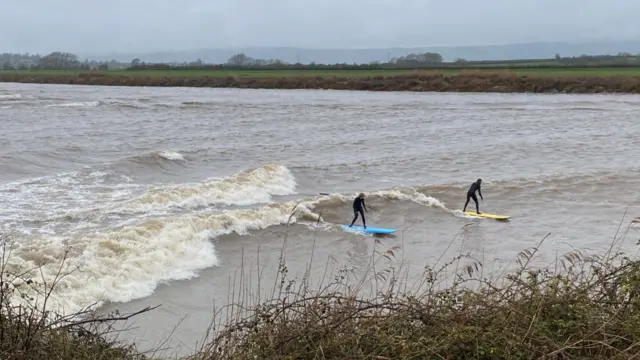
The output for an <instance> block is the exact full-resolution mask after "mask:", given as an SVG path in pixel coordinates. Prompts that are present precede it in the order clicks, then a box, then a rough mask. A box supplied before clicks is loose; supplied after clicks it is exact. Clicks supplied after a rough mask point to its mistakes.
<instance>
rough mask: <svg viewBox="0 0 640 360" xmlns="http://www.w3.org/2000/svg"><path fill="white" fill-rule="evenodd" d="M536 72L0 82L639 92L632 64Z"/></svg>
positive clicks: (21, 79) (68, 75) (99, 76)
mask: <svg viewBox="0 0 640 360" xmlns="http://www.w3.org/2000/svg"><path fill="white" fill-rule="evenodd" d="M609 70H611V71H608V69H594V70H593V71H588V70H585V69H576V70H561V69H560V70H558V69H545V70H544V71H543V70H537V71H524V70H500V71H489V70H486V71H485V70H477V71H459V72H455V71H412V72H398V71H396V70H393V71H380V72H378V73H375V72H372V71H362V72H359V73H358V72H354V71H344V72H340V71H327V72H326V74H324V73H322V72H316V71H306V72H305V74H302V73H301V72H292V71H283V72H279V71H277V70H274V71H262V72H258V73H256V72H251V71H245V72H231V71H229V72H208V73H207V72H206V71H199V72H190V71H179V70H176V71H133V72H130V73H128V72H127V71H119V72H87V73H73V72H65V71H59V72H55V71H43V72H37V71H34V72H0V82H14V83H35V84H69V85H98V86H150V87H213V88H250V89H325V90H329V89H331V90H360V91H416V92H499V93H571V94H580V93H632V94H635V93H640V74H638V71H637V69H618V70H615V69H609Z"/></svg>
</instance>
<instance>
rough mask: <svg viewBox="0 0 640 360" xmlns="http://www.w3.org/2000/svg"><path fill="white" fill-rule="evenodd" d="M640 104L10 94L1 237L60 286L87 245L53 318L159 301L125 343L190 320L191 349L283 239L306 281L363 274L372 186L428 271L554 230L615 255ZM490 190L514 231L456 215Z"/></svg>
mask: <svg viewBox="0 0 640 360" xmlns="http://www.w3.org/2000/svg"><path fill="white" fill-rule="evenodd" d="M639 110H640V98H639V97H637V96H607V95H527V94H514V95H504V94H430V93H364V92H341V91H269V90H229V89H225V90H221V89H188V88H186V89H185V88H162V89H157V88H115V87H89V86H86V87H81V86H61V85H17V84H2V85H1V86H0V127H1V128H0V129H1V130H0V169H1V171H0V199H1V200H2V204H3V206H2V207H0V229H1V230H2V231H3V232H4V233H5V234H9V235H11V237H12V239H13V240H14V242H15V245H16V249H15V250H14V252H13V254H12V259H11V264H12V266H14V267H15V268H17V269H19V268H28V267H30V266H34V265H39V264H45V267H44V276H45V277H46V278H47V279H48V280H51V279H53V277H54V276H55V271H56V270H57V268H58V265H59V261H60V260H61V259H62V257H63V254H64V249H65V247H66V246H69V245H70V246H71V247H70V253H69V260H68V265H69V266H72V267H77V268H78V270H77V271H75V272H74V273H72V274H71V275H68V276H67V277H65V279H64V282H63V286H62V287H61V288H60V289H59V290H58V291H57V292H56V294H55V300H56V301H55V302H52V303H51V304H50V306H51V307H52V308H56V309H57V310H61V311H62V310H64V311H67V312H69V311H74V310H77V309H79V308H81V307H83V306H87V305H89V304H92V303H95V302H101V303H103V307H102V309H103V311H110V310H114V309H120V310H121V311H134V310H138V309H140V308H141V307H144V306H148V305H149V306H154V305H158V304H162V307H161V308H159V309H158V310H156V311H154V312H153V313H150V314H145V315H142V316H140V317H138V318H136V319H135V326H136V329H134V330H131V331H130V332H129V333H127V334H126V335H121V338H122V336H125V337H126V338H129V339H133V340H136V341H142V345H143V346H147V347H153V346H155V345H157V344H159V343H161V342H162V341H163V340H164V337H165V336H168V335H169V334H170V333H172V331H173V327H174V326H176V325H178V327H177V329H176V331H175V332H174V333H173V336H172V340H171V341H170V342H169V343H168V346H171V347H173V348H174V349H178V351H179V352H181V353H184V352H188V351H191V350H192V349H193V346H194V341H196V340H199V339H200V338H201V337H202V336H203V335H204V329H205V328H206V327H207V325H208V324H209V321H210V319H211V308H212V307H213V304H214V303H215V305H216V306H218V307H219V306H222V305H225V304H226V303H228V302H229V301H230V296H231V295H230V293H231V292H233V291H234V289H233V287H232V285H230V283H233V281H234V276H235V277H236V279H235V281H236V283H237V282H238V281H239V279H238V277H239V276H240V273H241V272H240V269H241V267H242V266H243V267H244V268H245V270H246V271H247V273H245V274H244V275H243V276H245V277H248V278H253V280H251V281H252V283H251V284H250V286H251V288H252V289H253V290H251V289H250V290H248V291H254V290H255V288H256V287H257V281H256V280H255V276H254V275H253V274H252V275H248V272H249V271H250V270H255V269H257V268H258V267H260V269H261V271H262V272H263V273H262V280H261V287H263V288H270V287H271V286H272V285H273V282H274V276H273V275H274V273H275V272H276V268H277V261H278V256H279V255H280V251H281V249H282V248H283V247H284V248H286V258H287V265H288V267H289V272H290V273H289V275H291V276H296V275H302V274H303V273H304V271H305V270H306V269H308V268H310V269H311V273H312V275H313V276H312V277H313V278H314V279H315V280H317V281H320V279H321V278H322V277H323V274H324V269H325V268H326V266H327V264H331V266H334V267H336V268H338V267H340V266H353V267H355V268H357V269H363V268H365V267H366V266H367V264H368V262H369V260H370V258H371V255H372V252H373V249H374V244H375V243H376V241H375V239H374V238H373V237H371V236H365V235H362V234H354V233H350V232H345V231H343V230H342V229H341V228H340V227H339V226H338V224H342V223H349V222H350V220H351V217H352V212H351V201H352V199H353V196H354V195H355V194H356V193H358V192H361V191H364V192H366V193H367V196H368V197H367V205H368V206H369V208H370V209H369V210H370V211H369V212H368V213H367V214H366V215H367V223H368V225H372V226H382V227H394V228H398V229H399V231H398V233H396V235H395V236H392V237H384V238H381V239H378V240H379V243H380V244H379V245H378V247H380V248H383V249H386V248H389V247H392V246H396V245H398V246H399V249H398V250H397V251H396V252H397V255H398V257H403V258H404V262H405V263H406V264H408V265H407V266H410V267H411V269H415V271H413V272H412V274H413V275H411V276H416V277H417V276H419V274H420V269H421V268H422V267H423V266H424V265H425V264H433V263H434V262H435V261H436V260H437V259H438V258H440V257H441V256H442V255H443V253H445V254H449V255H451V256H453V255H454V254H455V253H457V252H458V251H461V250H462V251H469V252H472V253H474V254H476V255H477V257H479V258H482V259H483V260H484V261H485V263H487V264H498V265H500V266H502V265H503V264H504V263H507V262H509V261H512V260H514V257H515V255H516V254H517V253H518V252H519V251H520V250H522V249H524V248H527V247H530V246H534V245H535V244H537V243H538V242H539V241H540V239H542V238H543V237H544V236H545V235H547V234H548V233H551V235H550V237H549V238H548V239H547V241H546V243H545V244H544V247H543V251H542V253H541V255H540V256H541V258H540V261H542V262H545V261H549V262H551V261H553V260H554V259H555V256H556V252H558V251H560V252H562V251H566V250H569V249H571V248H573V247H575V248H580V249H583V250H585V251H604V250H606V249H607V248H608V246H609V245H610V243H611V239H612V238H613V236H614V233H615V232H616V230H617V227H618V225H619V223H620V221H621V220H624V221H625V223H624V224H626V223H628V221H629V220H630V219H631V218H633V217H634V216H638V215H640V213H639V212H638V209H637V208H636V207H635V205H637V201H638V195H640V191H639V190H638V189H640V179H639V178H638V176H637V174H638V169H639V168H640V146H639V145H640V143H639V141H638V140H637V139H638V137H639V135H640V122H639V121H638V115H637V114H638V113H639ZM476 178H482V179H483V180H484V183H483V195H484V197H485V200H484V201H483V202H481V204H480V205H481V208H480V210H481V211H485V212H489V213H498V214H508V215H511V216H512V219H511V221H510V222H508V223H502V222H496V221H492V220H478V219H473V218H469V217H468V216H465V215H464V214H462V213H461V212H460V211H459V210H460V208H461V207H462V206H463V205H464V201H465V192H466V189H467V188H468V186H469V185H470V184H471V182H473V181H474V180H475V179H476ZM319 193H329V194H330V195H320V194H319ZM296 204H298V205H297V206H298V207H297V208H296V209H297V212H296V214H295V216H294V217H293V218H290V215H291V211H292V209H293V208H294V206H296ZM629 205H631V208H630V210H629V213H628V214H627V215H626V217H625V218H624V219H623V218H622V217H623V215H624V213H625V210H626V208H627V206H629ZM471 208H473V204H472V205H471ZM320 215H321V219H320V222H319V226H318V227H316V224H317V222H318V217H319V216H320ZM288 221H290V222H291V225H290V226H288V227H287V226H286V224H287V222H288ZM466 224H472V226H470V227H468V228H467V230H465V231H464V234H465V236H466V237H465V238H464V241H459V240H456V239H457V238H456V236H457V235H458V234H460V232H461V229H462V228H463V226H465V225H466ZM285 233H286V235H287V236H286V243H284V239H285ZM634 236H637V233H636V234H635V235H634ZM283 244H284V245H283ZM625 244H626V245H624V248H625V249H626V250H628V251H634V250H635V246H634V242H633V241H632V239H630V240H629V241H627V242H626V243H625ZM446 256H448V255H446ZM446 256H445V260H446V259H447V258H446ZM258 259H259V260H258ZM245 280H246V281H249V280H248V279H247V278H245ZM247 284H248V283H247ZM247 286H249V285H247ZM237 290H238V289H237V288H236V289H235V291H236V292H237ZM165 345H167V344H165Z"/></svg>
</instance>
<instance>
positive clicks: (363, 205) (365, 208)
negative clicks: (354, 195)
mask: <svg viewBox="0 0 640 360" xmlns="http://www.w3.org/2000/svg"><path fill="white" fill-rule="evenodd" d="M362 207H363V208H364V211H366V212H369V210H367V205H366V204H365V203H364V199H362Z"/></svg>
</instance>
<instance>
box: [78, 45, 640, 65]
mask: <svg viewBox="0 0 640 360" xmlns="http://www.w3.org/2000/svg"><path fill="white" fill-rule="evenodd" d="M424 52H437V53H439V54H441V55H442V56H443V57H444V60H445V61H454V60H456V59H465V60H515V59H540V58H552V57H554V56H555V54H560V55H561V56H580V55H615V54H618V53H620V52H628V53H631V54H639V53H640V40H635V41H611V42H587V43H579V44H572V43H522V44H508V45H487V46H449V47H444V46H441V47H420V48H388V49H305V48H293V47H247V48H225V49H196V50H188V51H165V52H154V53H128V54H125V53H112V54H102V55H98V54H96V55H89V54H86V55H81V56H82V57H88V58H90V59H93V60H98V61H107V60H111V59H115V60H117V61H124V62H129V61H131V60H133V59H135V58H139V59H141V60H142V61H145V62H174V61H175V62H182V61H194V60H196V59H201V60H202V61H204V62H207V63H224V62H225V61H226V60H227V59H228V58H229V57H230V56H231V55H233V54H237V53H244V54H246V55H248V56H251V57H253V58H259V59H280V60H282V61H285V62H289V63H298V62H299V63H302V64H309V63H311V62H316V63H324V64H335V63H369V62H371V61H387V60H389V59H390V58H394V57H399V56H404V55H407V54H409V53H424Z"/></svg>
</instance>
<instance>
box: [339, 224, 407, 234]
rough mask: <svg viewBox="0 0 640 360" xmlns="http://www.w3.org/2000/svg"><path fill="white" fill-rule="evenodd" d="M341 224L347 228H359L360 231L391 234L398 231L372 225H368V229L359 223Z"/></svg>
mask: <svg viewBox="0 0 640 360" xmlns="http://www.w3.org/2000/svg"><path fill="white" fill-rule="evenodd" d="M341 226H342V228H344V229H345V230H358V231H364V232H368V233H372V234H391V233H394V232H396V229H388V228H376V227H370V226H367V228H366V229H365V228H364V227H362V226H357V225H353V226H349V225H341Z"/></svg>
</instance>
